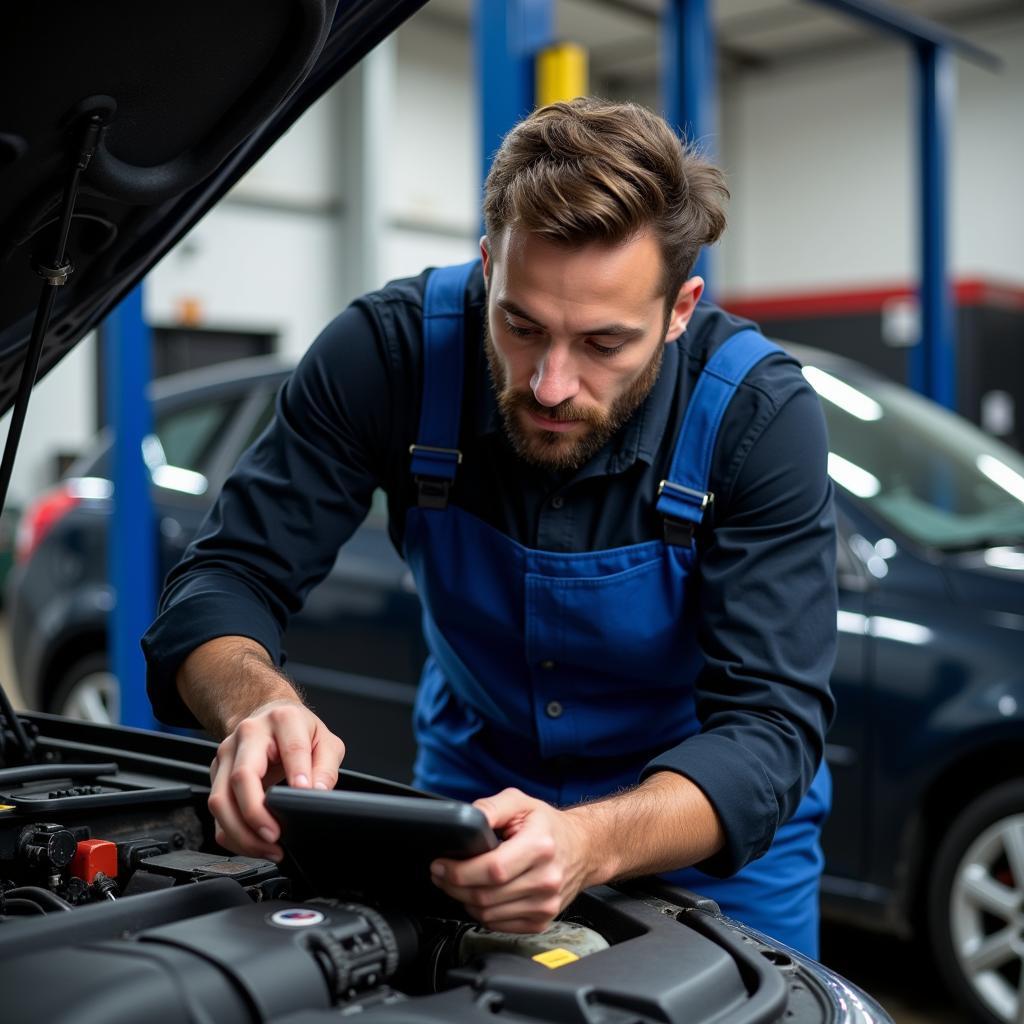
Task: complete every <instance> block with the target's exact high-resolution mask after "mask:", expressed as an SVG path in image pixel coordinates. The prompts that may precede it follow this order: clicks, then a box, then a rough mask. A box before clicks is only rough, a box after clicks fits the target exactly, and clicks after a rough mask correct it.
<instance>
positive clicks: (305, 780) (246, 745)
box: [209, 698, 345, 861]
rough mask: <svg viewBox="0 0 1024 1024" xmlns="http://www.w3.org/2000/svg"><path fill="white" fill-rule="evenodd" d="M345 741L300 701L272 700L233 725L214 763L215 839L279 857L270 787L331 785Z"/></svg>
mask: <svg viewBox="0 0 1024 1024" xmlns="http://www.w3.org/2000/svg"><path fill="white" fill-rule="evenodd" d="M344 756H345V744H344V743H342V741H341V740H340V739H339V738H338V737H337V736H335V735H334V733H332V732H331V731H330V730H329V729H328V728H327V726H326V725H324V723H323V722H321V721H320V719H319V718H317V717H316V715H314V714H313V712H312V711H310V710H309V708H307V707H306V706H305V705H304V704H302V703H301V702H300V701H299V700H297V699H289V698H285V699H279V700H272V701H269V702H268V703H266V704H263V705H262V706H261V707H258V708H257V709H256V710H255V711H253V712H252V714H250V715H248V716H246V717H244V718H242V719H241V721H239V722H238V723H237V724H234V725H232V726H231V728H230V731H229V733H228V736H227V738H226V739H225V740H224V741H223V742H222V743H221V745H220V746H219V747H218V748H217V756H216V757H215V758H214V759H213V763H212V764H211V765H210V781H211V784H212V788H211V790H210V800H209V807H210V813H211V814H212V815H213V816H214V818H215V819H216V821H217V829H216V832H215V834H214V838H215V839H216V841H217V842H218V843H219V844H220V845H221V846H225V847H227V848H228V849H229V850H234V851H235V852H236V853H242V854H246V855H248V856H250V857H267V858H269V859H270V860H274V861H279V860H280V859H281V856H282V851H281V848H280V847H279V846H278V845H277V839H278V836H279V835H280V831H281V830H280V828H279V827H278V824H277V821H276V820H275V819H274V817H273V815H272V814H271V813H270V812H269V811H268V810H267V807H266V803H265V800H264V794H265V791H266V789H267V787H269V786H272V785H273V784H274V783H276V782H280V781H281V780H282V779H287V780H288V785H289V786H294V787H296V788H299V789H308V788H310V787H311V786H312V787H313V788H315V789H333V788H334V784H335V783H336V782H337V781H338V767H339V766H340V764H341V760H342V758H343V757H344Z"/></svg>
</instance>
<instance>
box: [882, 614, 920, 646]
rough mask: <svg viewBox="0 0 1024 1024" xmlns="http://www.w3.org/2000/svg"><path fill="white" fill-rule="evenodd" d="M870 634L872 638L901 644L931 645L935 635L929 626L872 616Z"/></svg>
mask: <svg viewBox="0 0 1024 1024" xmlns="http://www.w3.org/2000/svg"><path fill="white" fill-rule="evenodd" d="M869 632H870V633H871V635H872V636H877V637H881V638H883V639H885V640H895V641H897V642H898V643H901V644H930V643H931V642H932V637H933V636H934V635H935V634H934V633H932V631H931V630H930V629H929V628H928V627H927V626H922V625H919V624H918V623H916V622H904V621H903V620H902V619H887V618H885V617H884V616H880V615H872V616H871V623H870V626H869Z"/></svg>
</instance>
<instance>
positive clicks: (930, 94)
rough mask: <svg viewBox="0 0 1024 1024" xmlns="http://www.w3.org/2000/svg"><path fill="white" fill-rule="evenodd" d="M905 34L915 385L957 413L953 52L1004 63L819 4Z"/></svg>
mask: <svg viewBox="0 0 1024 1024" xmlns="http://www.w3.org/2000/svg"><path fill="white" fill-rule="evenodd" d="M817 2H818V3H820V4H823V5H824V6H826V7H833V8H835V9H837V10H839V11H842V12H843V13H844V14H848V15H850V16H851V17H854V18H859V19H860V20H862V21H866V22H868V23H869V24H871V25H874V26H875V27H877V28H881V29H883V30H885V31H887V32H890V33H893V34H895V35H898V36H902V37H903V38H904V39H906V40H907V41H908V42H910V43H911V45H912V46H913V47H914V52H915V57H916V61H917V66H916V69H917V94H918V104H917V112H918V131H917V135H918V172H919V206H918V209H919V210H920V225H919V232H920V234H919V238H920V241H919V252H920V259H921V285H920V303H921V343H920V344H919V345H917V346H916V347H915V349H914V351H913V353H912V354H911V361H910V382H909V383H910V385H911V387H913V388H914V389H915V390H917V391H920V392H921V393H922V394H924V395H927V396H928V397H929V398H932V399H934V400H935V401H936V402H940V403H941V404H942V405H944V406H946V407H947V408H949V409H956V407H957V389H956V380H957V372H956V363H957V347H956V325H955V319H954V314H955V310H954V305H953V288H952V281H951V279H950V273H949V255H948V247H947V219H948V216H947V212H948V206H949V200H948V191H949V189H948V173H947V172H948V167H949V146H950V138H951V135H952V126H953V102H954V92H955V80H954V68H953V53H958V54H960V55H961V56H963V57H964V58H966V59H967V60H970V61H972V62H974V63H976V64H980V65H981V66H982V67H987V68H989V69H990V70H998V69H999V67H1000V66H1001V62H1000V60H999V58H998V57H996V56H994V55H993V54H991V53H989V52H987V51H986V50H982V49H980V48H979V47H977V46H975V45H974V44H973V43H970V42H968V41H967V40H965V39H963V38H962V37H960V36H957V35H955V34H954V33H952V32H949V31H947V30H946V29H945V28H943V27H942V26H941V25H938V24H936V23H935V22H932V21H929V20H927V19H925V18H921V17H919V16H918V15H915V14H911V13H908V12H907V11H904V10H901V9H899V8H897V7H893V6H892V5H891V4H888V3H885V2H883V0H817Z"/></svg>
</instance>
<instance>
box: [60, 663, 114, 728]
mask: <svg viewBox="0 0 1024 1024" xmlns="http://www.w3.org/2000/svg"><path fill="white" fill-rule="evenodd" d="M119 703H120V692H119V689H118V684H117V677H116V676H115V675H113V673H112V672H111V671H110V668H109V666H108V664H107V656H106V654H104V653H103V652H102V651H94V652H93V653H91V654H86V655H84V656H83V657H81V658H79V659H78V660H77V661H75V662H74V663H73V664H72V665H71V666H70V667H69V668H68V669H67V670H66V671H65V672H64V673H63V674H62V675H61V677H60V679H59V680H58V681H57V684H56V685H55V686H54V688H53V691H52V695H51V697H50V699H49V701H48V702H47V708H46V710H47V711H50V712H52V713H53V714H55V715H65V716H67V717H68V718H81V719H85V720H86V721H88V722H100V723H102V724H104V725H106V724H109V723H111V722H115V723H116V722H117V721H119V714H120V709H119Z"/></svg>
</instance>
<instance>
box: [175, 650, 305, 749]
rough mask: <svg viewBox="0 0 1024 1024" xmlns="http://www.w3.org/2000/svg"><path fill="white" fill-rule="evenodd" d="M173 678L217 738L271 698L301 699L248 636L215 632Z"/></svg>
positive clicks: (186, 699) (231, 730)
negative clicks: (219, 634)
mask: <svg viewBox="0 0 1024 1024" xmlns="http://www.w3.org/2000/svg"><path fill="white" fill-rule="evenodd" d="M176 682H177V687H178V692H179V694H180V695H181V698H182V700H183V701H184V702H185V704H186V705H187V706H188V707H189V709H190V710H191V711H192V713H193V714H194V715H195V716H196V718H198V719H199V721H200V722H201V723H202V724H203V726H204V727H205V728H206V730H207V731H208V732H209V733H210V734H211V735H212V736H214V737H216V738H223V737H225V736H228V735H230V734H231V733H232V732H233V731H234V730H235V729H236V728H237V726H238V724H239V722H241V721H242V720H243V719H245V718H248V717H249V716H250V715H251V714H253V712H254V711H256V710H258V709H259V708H261V707H265V706H266V705H267V704H269V703H271V702H273V701H276V700H281V701H292V702H295V703H298V704H301V703H303V701H302V696H301V694H300V693H299V692H298V691H297V690H296V688H295V687H294V686H293V685H292V684H291V682H290V681H289V680H288V678H287V677H286V676H284V675H283V674H282V673H281V672H280V671H279V670H278V668H277V666H276V665H275V664H274V662H273V661H272V660H271V658H270V655H269V654H268V653H267V652H266V650H265V649H264V648H263V647H262V646H260V645H259V644H257V643H256V642H255V641H252V640H249V639H248V638H246V637H218V638H216V639H214V640H211V641H208V642H207V643H205V644H203V645H202V646H200V647H198V648H196V649H195V650H194V651H193V652H192V653H191V654H190V655H189V656H188V658H186V659H185V662H184V663H183V664H182V666H181V668H180V669H179V670H178V675H177V680H176Z"/></svg>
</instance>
